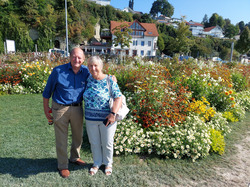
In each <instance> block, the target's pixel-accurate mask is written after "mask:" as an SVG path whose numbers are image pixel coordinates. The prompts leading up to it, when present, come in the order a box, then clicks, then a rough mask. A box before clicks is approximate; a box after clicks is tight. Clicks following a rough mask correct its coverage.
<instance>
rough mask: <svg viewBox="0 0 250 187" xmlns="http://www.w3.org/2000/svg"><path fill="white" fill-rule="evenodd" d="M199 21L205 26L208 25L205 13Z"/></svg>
mask: <svg viewBox="0 0 250 187" xmlns="http://www.w3.org/2000/svg"><path fill="white" fill-rule="evenodd" d="M201 23H202V24H203V25H204V26H205V27H207V26H208V24H209V22H208V16H207V14H205V16H204V17H203V19H202V22H201Z"/></svg>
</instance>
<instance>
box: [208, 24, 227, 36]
mask: <svg viewBox="0 0 250 187" xmlns="http://www.w3.org/2000/svg"><path fill="white" fill-rule="evenodd" d="M203 35H210V36H213V37H216V38H224V34H223V30H222V28H221V27H220V26H218V25H217V26H213V27H208V28H205V29H204V30H203Z"/></svg>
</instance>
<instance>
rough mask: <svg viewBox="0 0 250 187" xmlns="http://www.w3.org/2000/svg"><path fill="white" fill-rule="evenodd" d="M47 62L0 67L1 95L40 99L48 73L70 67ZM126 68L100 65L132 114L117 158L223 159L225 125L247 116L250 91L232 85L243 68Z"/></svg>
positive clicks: (134, 64) (129, 64)
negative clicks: (114, 79)
mask: <svg viewBox="0 0 250 187" xmlns="http://www.w3.org/2000/svg"><path fill="white" fill-rule="evenodd" d="M45 56H47V55H45ZM45 56H43V55H41V57H40V60H38V59H35V57H37V58H38V57H39V56H32V55H31V54H30V53H29V54H23V56H22V57H19V58H20V59H22V62H15V60H18V59H19V58H17V57H16V58H15V59H14V58H13V59H9V64H5V65H2V66H1V67H0V72H1V74H0V75H1V78H0V81H1V84H0V95H3V94H12V93H16V94H26V93H41V92H42V90H43V88H44V86H45V84H46V80H47V78H48V76H49V74H50V72H51V71H52V68H53V67H54V66H56V65H59V64H62V63H66V62H68V59H60V58H57V57H56V58H51V57H49V58H50V60H54V61H51V62H49V61H48V59H47V58H45ZM27 59H30V60H27ZM31 59H32V60H31ZM41 59H43V60H41ZM125 64H126V65H120V64H119V65H118V64H115V63H107V64H105V65H104V72H105V73H107V74H114V75H115V76H116V77H117V79H118V84H119V86H120V89H121V90H122V92H123V94H124V95H126V98H127V104H128V106H129V108H130V113H129V115H128V117H127V119H125V120H124V121H122V122H119V125H118V127H117V133H116V135H115V144H114V145H115V146H114V149H115V154H117V155H121V154H126V155H127V154H152V155H158V156H160V157H164V158H177V159H183V158H190V159H192V161H196V160H197V159H199V158H202V157H206V156H207V155H209V152H210V151H212V152H218V153H219V154H221V153H222V147H223V146H222V145H223V138H224V136H227V135H228V134H229V133H230V132H231V128H230V127H229V123H228V122H233V121H241V120H243V119H244V117H245V111H246V110H249V107H250V96H249V95H250V94H249V90H246V91H243V92H238V91H237V90H236V89H235V88H234V83H233V81H232V74H234V73H235V72H241V73H242V74H243V75H244V76H245V75H246V79H248V77H249V76H248V71H247V69H248V66H247V65H237V66H235V67H233V68H229V67H228V66H226V65H221V64H216V63H213V62H203V61H198V62H197V63H196V62H194V61H183V62H180V61H178V60H176V59H173V60H162V61H160V62H159V63H154V62H152V61H146V60H142V59H141V58H138V57H136V58H128V59H127V60H126V63H125ZM201 93H202V94H201ZM192 98H193V99H192ZM211 129H214V130H213V131H210V130H211ZM218 132H219V133H218ZM212 142H213V144H212ZM223 150H224V149H223Z"/></svg>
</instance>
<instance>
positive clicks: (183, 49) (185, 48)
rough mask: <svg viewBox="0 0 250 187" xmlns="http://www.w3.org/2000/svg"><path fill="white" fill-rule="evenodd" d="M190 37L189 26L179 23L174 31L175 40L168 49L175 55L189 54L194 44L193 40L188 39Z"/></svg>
mask: <svg viewBox="0 0 250 187" xmlns="http://www.w3.org/2000/svg"><path fill="white" fill-rule="evenodd" d="M191 36H192V33H191V32H190V30H189V26H187V25H186V24H185V23H184V22H181V23H180V24H179V25H178V28H177V30H176V38H173V39H172V41H171V43H170V46H169V47H168V48H170V50H171V51H173V52H175V53H181V54H187V53H189V52H190V48H191V46H192V45H193V44H194V42H193V40H192V39H190V37H191Z"/></svg>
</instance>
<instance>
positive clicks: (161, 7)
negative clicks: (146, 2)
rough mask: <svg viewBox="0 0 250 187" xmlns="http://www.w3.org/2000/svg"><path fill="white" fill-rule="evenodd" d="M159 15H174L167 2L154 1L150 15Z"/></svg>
mask: <svg viewBox="0 0 250 187" xmlns="http://www.w3.org/2000/svg"><path fill="white" fill-rule="evenodd" d="M159 13H160V14H162V15H164V16H167V17H171V16H172V15H173V14H174V7H173V6H172V5H171V4H170V3H169V2H168V1H167V0H156V1H154V2H153V4H152V7H151V10H150V14H151V15H152V16H154V17H155V16H158V14H159Z"/></svg>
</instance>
